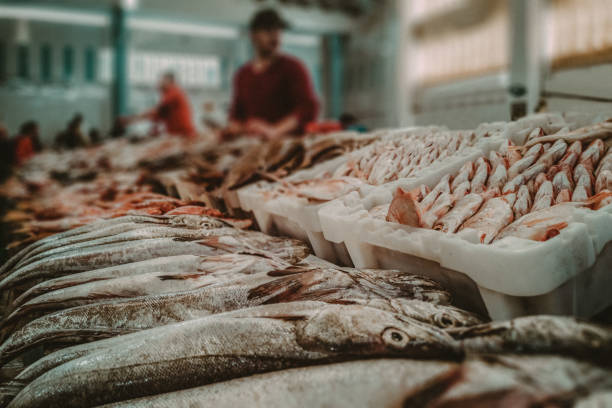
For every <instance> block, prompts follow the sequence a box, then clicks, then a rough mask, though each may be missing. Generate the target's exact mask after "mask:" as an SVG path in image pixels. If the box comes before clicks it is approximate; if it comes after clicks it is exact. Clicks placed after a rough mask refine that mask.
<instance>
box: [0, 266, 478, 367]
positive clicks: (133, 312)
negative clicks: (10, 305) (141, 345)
mask: <svg viewBox="0 0 612 408" xmlns="http://www.w3.org/2000/svg"><path fill="white" fill-rule="evenodd" d="M278 273H280V274H283V273H288V274H290V276H288V277H285V278H281V279H274V277H275V276H278V275H277V274H278ZM367 274H368V272H364V271H355V272H353V273H351V274H348V273H346V272H343V271H339V270H315V271H311V272H304V273H298V272H295V271H293V270H290V271H288V272H284V271H279V272H269V273H259V274H257V275H252V276H249V277H243V278H236V279H234V280H231V281H229V282H220V283H217V284H215V285H211V286H207V287H204V288H202V289H199V290H192V291H189V292H179V293H172V294H167V295H159V296H143V297H139V298H135V299H134V301H133V302H129V300H128V301H113V302H102V303H93V304H88V305H84V306H80V307H73V308H71V309H66V310H62V311H59V312H55V313H52V314H50V315H46V316H43V317H41V318H38V319H36V320H34V321H32V322H31V323H27V324H25V326H24V327H23V328H22V329H19V330H17V331H16V332H15V333H13V334H12V335H11V336H10V337H9V338H8V339H7V340H6V341H5V342H4V343H3V344H2V346H0V362H6V361H9V360H11V359H12V358H14V356H16V355H17V354H19V353H22V352H24V351H26V350H28V349H30V348H31V347H33V346H36V345H45V344H47V343H48V342H49V341H53V342H57V341H58V340H62V341H63V342H65V343H78V342H82V341H88V340H89V339H90V338H92V336H94V338H105V337H112V336H116V335H118V334H122V333H129V332H131V331H137V330H143V329H147V328H151V327H157V326H160V325H163V324H169V323H174V322H180V321H183V320H189V319H193V318H197V317H202V316H205V315H209V314H215V313H220V312H224V311H228V310H235V309H241V308H248V307H253V306H257V305H261V304H267V303H286V302H296V301H303V300H317V301H324V302H326V303H357V302H366V303H365V305H366V306H370V307H376V308H380V309H384V310H389V311H394V312H397V313H401V314H402V315H404V316H408V317H411V318H414V319H416V320H420V321H423V322H424V323H427V324H430V325H434V326H438V327H440V328H448V327H458V326H465V325H473V324H477V323H479V322H480V319H479V318H477V317H475V316H473V315H472V314H470V313H468V312H464V311H462V310H460V309H456V308H453V307H451V306H445V305H438V304H434V303H430V302H426V301H423V300H419V299H418V298H421V299H422V298H433V299H437V298H440V297H442V298H444V297H446V298H448V295H447V294H445V293H444V292H441V291H440V290H427V287H425V288H423V287H421V286H419V287H418V288H415V286H414V282H413V281H415V280H416V282H419V283H420V282H423V280H422V279H419V278H414V277H410V276H406V277H405V278H403V280H404V282H401V281H400V279H401V276H399V275H398V273H397V272H396V273H393V274H391V276H390V277H389V279H388V280H385V279H384V278H379V279H380V282H376V281H375V280H374V278H375V277H376V276H380V275H381V273H380V272H379V271H372V272H370V274H371V275H373V276H367ZM429 286H430V287H433V288H435V289H437V288H436V286H433V285H432V284H431V282H429ZM394 298H406V299H410V301H408V300H403V299H394ZM392 299H394V300H392ZM126 302H127V303H126Z"/></svg>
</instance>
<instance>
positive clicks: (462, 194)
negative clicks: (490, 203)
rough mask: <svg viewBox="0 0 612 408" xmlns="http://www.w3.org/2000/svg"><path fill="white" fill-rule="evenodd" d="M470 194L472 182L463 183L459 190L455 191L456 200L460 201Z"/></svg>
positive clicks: (458, 187)
mask: <svg viewBox="0 0 612 408" xmlns="http://www.w3.org/2000/svg"><path fill="white" fill-rule="evenodd" d="M469 192H470V182H469V181H464V182H463V183H461V184H459V185H458V186H457V188H455V189H454V190H453V196H454V197H455V200H460V199H462V198H463V197H465V196H466V195H467V194H469Z"/></svg>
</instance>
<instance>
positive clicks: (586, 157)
mask: <svg viewBox="0 0 612 408" xmlns="http://www.w3.org/2000/svg"><path fill="white" fill-rule="evenodd" d="M605 151H606V145H605V144H604V142H603V141H602V140H601V139H596V140H593V141H592V142H591V144H590V145H589V146H588V147H587V148H586V149H584V151H583V152H582V154H581V155H580V159H578V163H582V164H587V163H588V164H589V165H590V167H595V166H596V165H597V163H598V162H599V159H600V158H601V157H602V156H603V154H604V152H605Z"/></svg>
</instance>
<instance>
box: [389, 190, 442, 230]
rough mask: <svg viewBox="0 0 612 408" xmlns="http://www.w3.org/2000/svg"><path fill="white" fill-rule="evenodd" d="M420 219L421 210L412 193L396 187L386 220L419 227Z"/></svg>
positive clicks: (421, 216) (421, 215) (421, 217)
mask: <svg viewBox="0 0 612 408" xmlns="http://www.w3.org/2000/svg"><path fill="white" fill-rule="evenodd" d="M430 194H431V193H430ZM422 219H423V210H422V209H421V206H420V205H419V203H418V201H417V200H416V198H415V195H414V193H413V192H410V191H405V190H404V189H402V188H401V187H398V189H397V191H396V192H395V194H394V195H393V200H392V201H391V204H390V205H389V213H388V214H387V218H386V220H387V221H388V222H396V223H398V224H403V225H409V226H411V227H419V226H420V225H421V220H422Z"/></svg>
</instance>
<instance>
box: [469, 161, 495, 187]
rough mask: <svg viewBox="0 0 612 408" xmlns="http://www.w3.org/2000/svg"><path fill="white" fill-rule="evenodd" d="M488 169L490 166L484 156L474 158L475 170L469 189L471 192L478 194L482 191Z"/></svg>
mask: <svg viewBox="0 0 612 408" xmlns="http://www.w3.org/2000/svg"><path fill="white" fill-rule="evenodd" d="M490 171H491V166H490V165H489V162H488V161H487V159H485V158H484V157H480V158H479V159H478V160H476V172H475V173H474V177H473V178H472V182H471V188H470V191H471V192H472V193H477V194H478V193H482V192H483V191H484V189H485V185H486V182H487V178H488V177H489V172H490Z"/></svg>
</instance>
